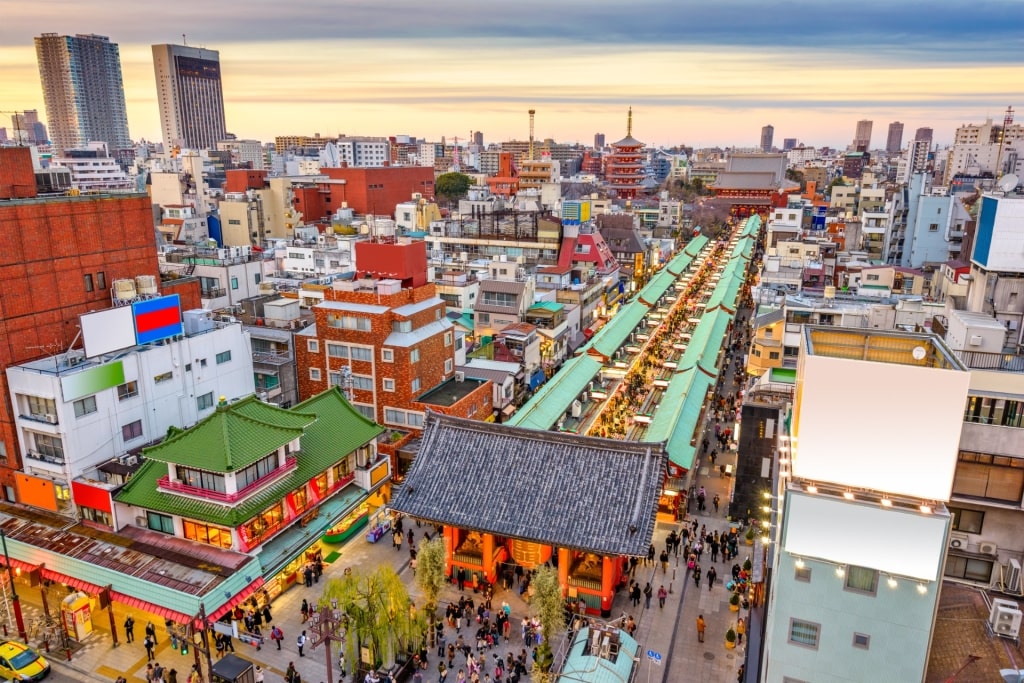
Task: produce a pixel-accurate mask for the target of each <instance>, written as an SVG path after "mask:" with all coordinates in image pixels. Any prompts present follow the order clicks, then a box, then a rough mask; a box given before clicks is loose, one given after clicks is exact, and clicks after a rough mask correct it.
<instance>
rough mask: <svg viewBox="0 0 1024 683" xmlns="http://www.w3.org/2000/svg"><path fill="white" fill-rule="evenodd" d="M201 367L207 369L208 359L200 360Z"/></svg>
mask: <svg viewBox="0 0 1024 683" xmlns="http://www.w3.org/2000/svg"><path fill="white" fill-rule="evenodd" d="M199 367H201V368H205V367H206V359H205V358H200V359H199Z"/></svg>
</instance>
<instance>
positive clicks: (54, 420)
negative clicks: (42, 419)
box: [46, 413, 57, 425]
mask: <svg viewBox="0 0 1024 683" xmlns="http://www.w3.org/2000/svg"><path fill="white" fill-rule="evenodd" d="M46 421H47V422H49V423H50V424H52V425H55V424H57V416H56V415H54V414H53V413H47V414H46Z"/></svg>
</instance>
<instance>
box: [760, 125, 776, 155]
mask: <svg viewBox="0 0 1024 683" xmlns="http://www.w3.org/2000/svg"><path fill="white" fill-rule="evenodd" d="M774 137H775V126H772V125H770V124H769V125H767V126H764V127H763V128H762V129H761V151H762V152H770V151H772V138H774Z"/></svg>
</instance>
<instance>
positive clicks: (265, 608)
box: [263, 603, 274, 626]
mask: <svg viewBox="0 0 1024 683" xmlns="http://www.w3.org/2000/svg"><path fill="white" fill-rule="evenodd" d="M273 620H274V618H273V615H272V614H271V613H270V604H269V603H268V604H266V605H263V621H264V622H266V623H267V625H268V626H269V625H270V622H272V621H273Z"/></svg>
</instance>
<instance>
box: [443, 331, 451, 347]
mask: <svg viewBox="0 0 1024 683" xmlns="http://www.w3.org/2000/svg"><path fill="white" fill-rule="evenodd" d="M444 345H445V346H451V345H452V333H451V332H445V333H444Z"/></svg>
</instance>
